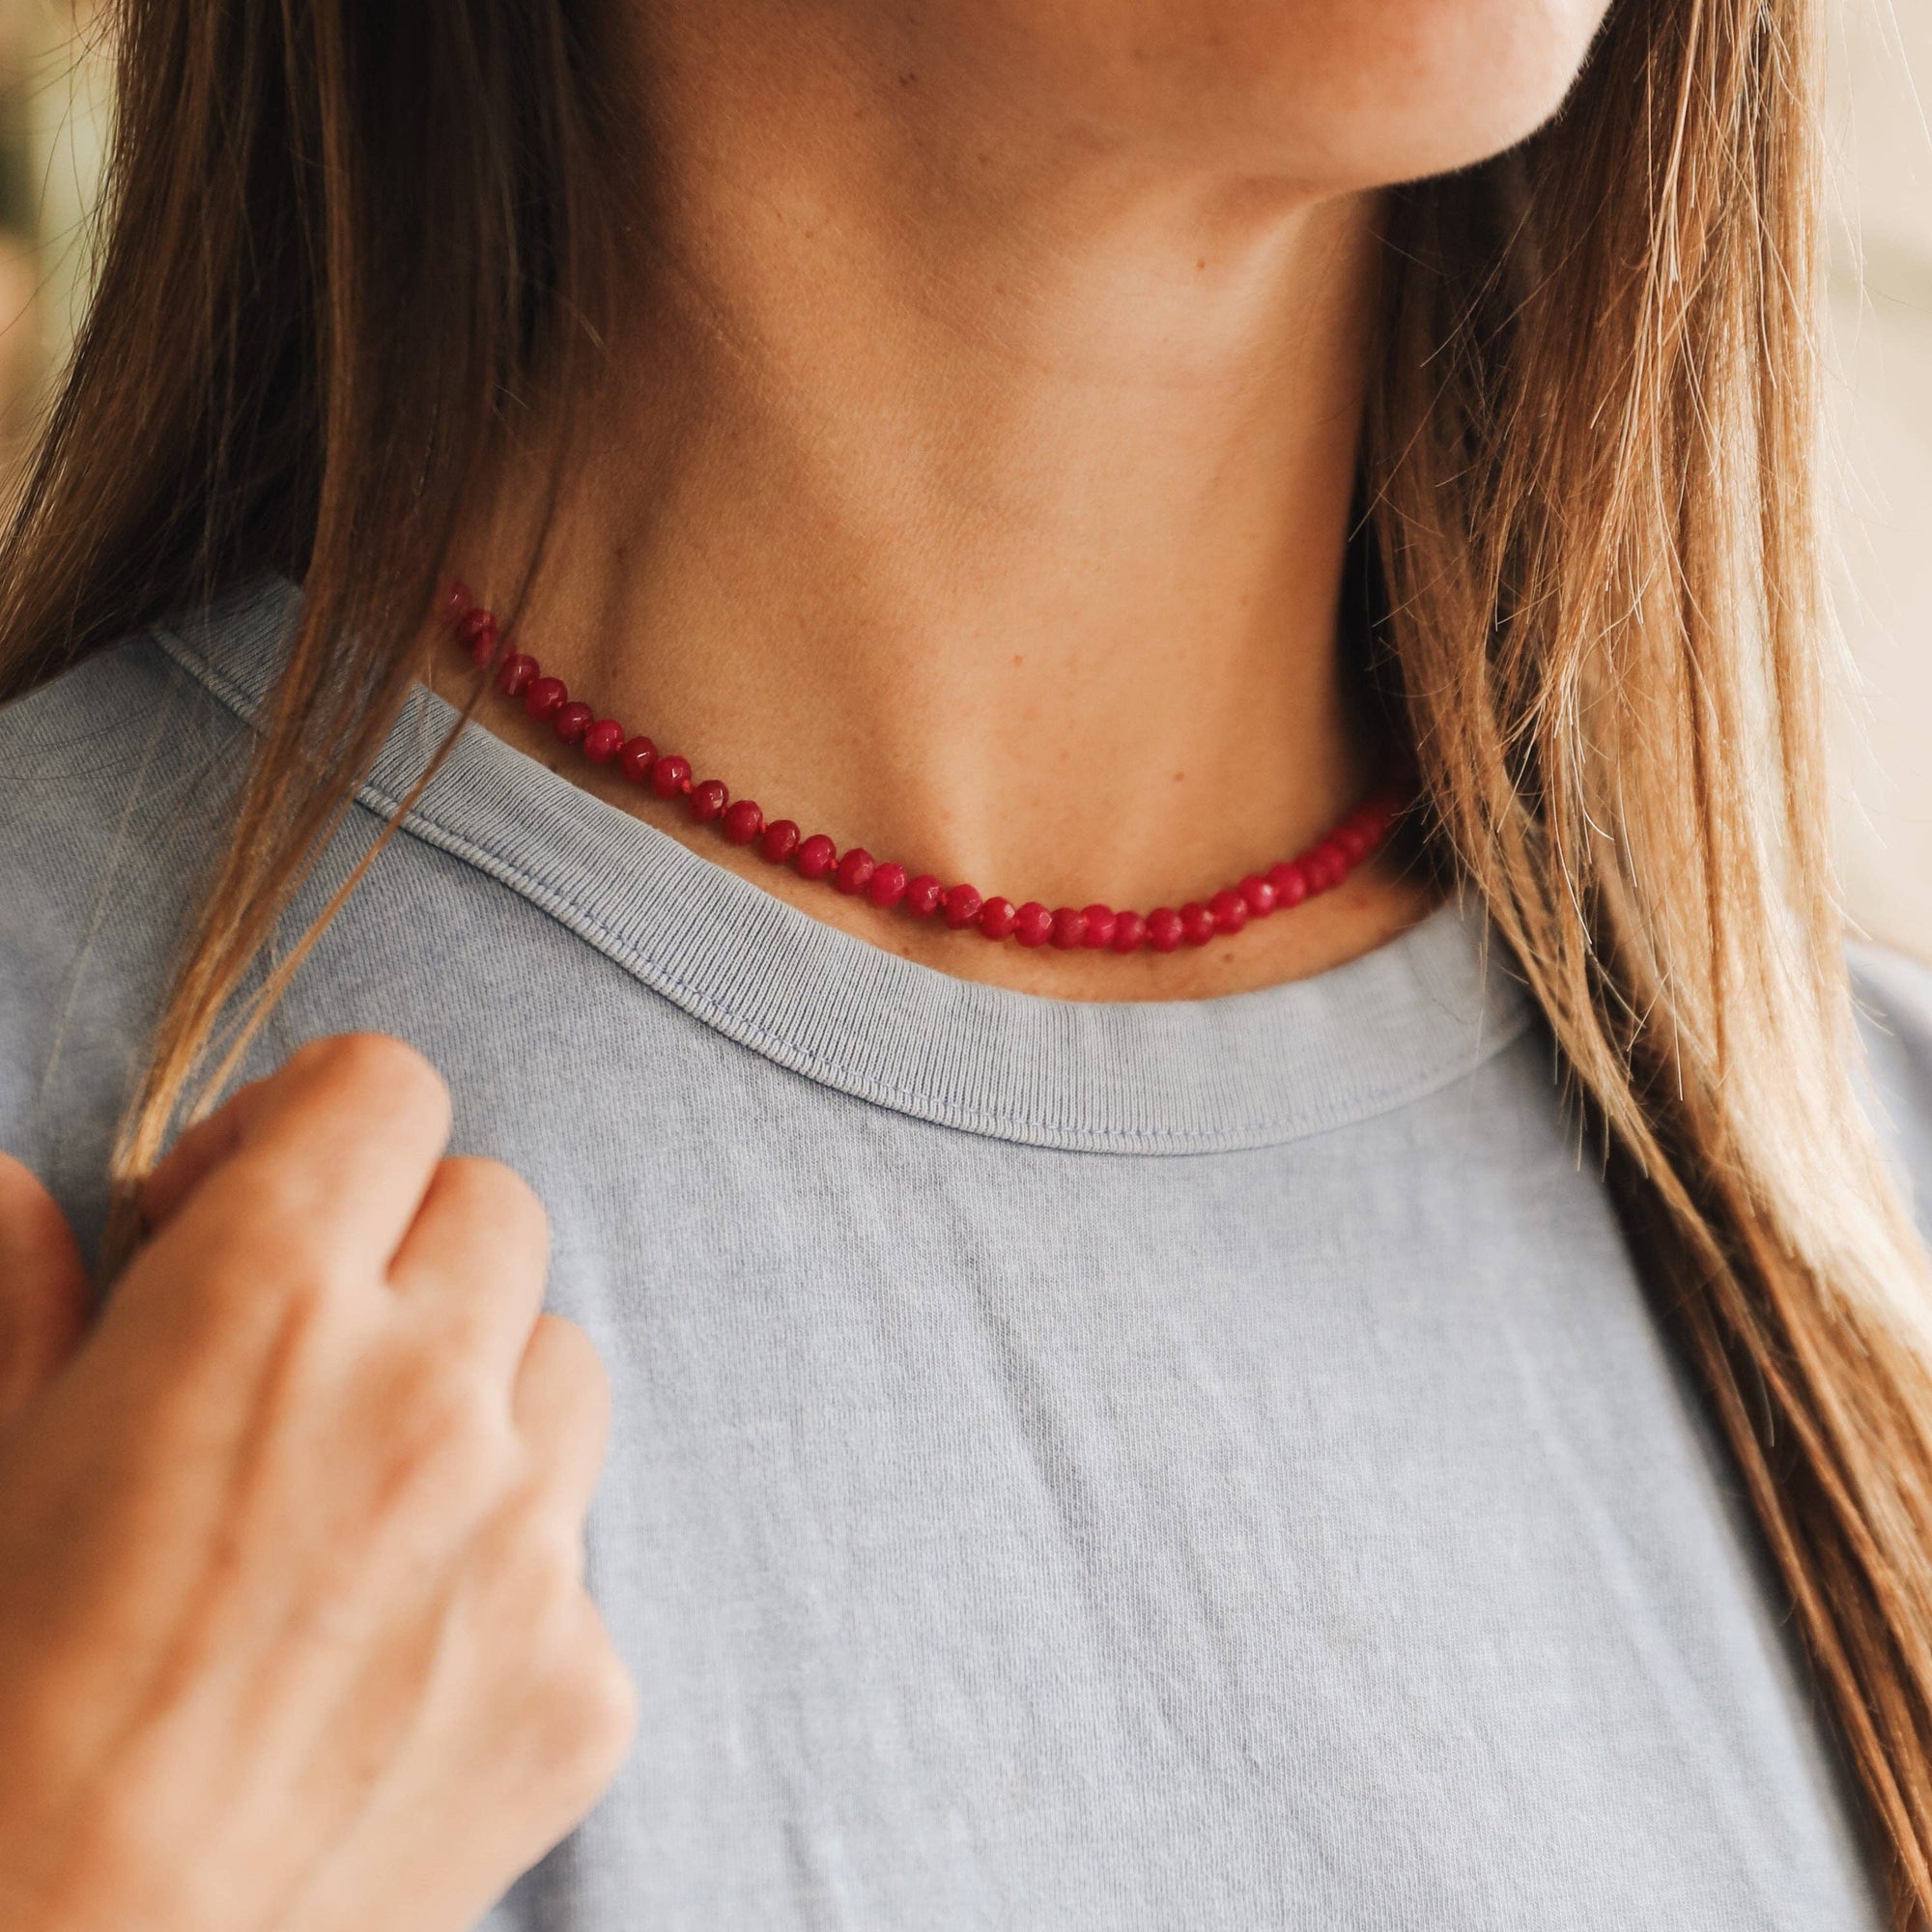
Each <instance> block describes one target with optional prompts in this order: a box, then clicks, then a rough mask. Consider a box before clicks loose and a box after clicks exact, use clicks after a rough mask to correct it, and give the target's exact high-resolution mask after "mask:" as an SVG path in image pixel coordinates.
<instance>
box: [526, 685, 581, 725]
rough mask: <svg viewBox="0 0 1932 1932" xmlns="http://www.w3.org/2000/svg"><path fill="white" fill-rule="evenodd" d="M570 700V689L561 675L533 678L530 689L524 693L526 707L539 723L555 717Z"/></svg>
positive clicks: (544, 722)
mask: <svg viewBox="0 0 1932 1932" xmlns="http://www.w3.org/2000/svg"><path fill="white" fill-rule="evenodd" d="M569 702H570V692H569V689H568V688H567V687H566V686H565V684H564V681H563V680H562V678H560V677H538V678H532V679H531V680H530V685H529V689H528V690H526V692H525V693H524V709H525V710H526V711H527V712H528V713H529V714H530V716H531V717H532V718H534V719H535V720H536V721H537V723H538V724H539V725H542V724H546V723H547V722H548V721H549V720H551V719H553V718H554V717H555V716H556V714H557V713H558V712H559V711H561V710H562V709H563V707H564V706H565V705H566V704H568V703H569Z"/></svg>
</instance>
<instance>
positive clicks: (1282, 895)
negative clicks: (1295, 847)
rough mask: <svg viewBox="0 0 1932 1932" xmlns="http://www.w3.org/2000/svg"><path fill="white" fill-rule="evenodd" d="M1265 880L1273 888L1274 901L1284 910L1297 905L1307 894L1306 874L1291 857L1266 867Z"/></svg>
mask: <svg viewBox="0 0 1932 1932" xmlns="http://www.w3.org/2000/svg"><path fill="white" fill-rule="evenodd" d="M1267 882H1268V884H1269V885H1271V886H1272V887H1273V888H1274V902H1275V905H1276V906H1277V907H1278V908H1281V909H1283V910H1285V909H1286V908H1288V907H1289V906H1298V905H1299V904H1300V903H1301V902H1302V900H1303V899H1305V898H1306V897H1307V896H1308V876H1307V874H1306V873H1305V872H1303V871H1302V869H1301V867H1299V866H1298V865H1296V864H1295V863H1294V861H1293V859H1284V860H1283V861H1282V862H1281V864H1280V865H1279V866H1270V867H1268V875H1267Z"/></svg>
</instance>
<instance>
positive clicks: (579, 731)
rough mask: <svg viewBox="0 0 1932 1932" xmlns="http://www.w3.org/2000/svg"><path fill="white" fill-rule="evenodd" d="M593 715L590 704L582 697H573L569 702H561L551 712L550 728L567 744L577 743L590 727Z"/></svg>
mask: <svg viewBox="0 0 1932 1932" xmlns="http://www.w3.org/2000/svg"><path fill="white" fill-rule="evenodd" d="M592 716H593V714H592V712H591V709H590V707H589V705H587V704H585V703H584V702H583V700H582V698H579V697H573V698H572V699H571V700H570V702H569V703H568V704H559V705H558V706H557V707H556V709H555V710H554V712H553V713H552V714H551V721H550V728H551V729H552V730H553V731H554V732H555V733H556V735H557V736H558V737H559V738H561V739H562V740H563V742H564V743H565V744H566V745H575V744H576V743H578V741H579V740H580V739H582V736H583V734H584V732H586V731H587V730H589V729H590V722H591V718H592Z"/></svg>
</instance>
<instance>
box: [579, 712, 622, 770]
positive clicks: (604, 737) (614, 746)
mask: <svg viewBox="0 0 1932 1932" xmlns="http://www.w3.org/2000/svg"><path fill="white" fill-rule="evenodd" d="M623 745H624V727H623V726H622V725H619V724H618V723H617V721H616V720H615V719H614V718H600V719H598V720H597V721H596V723H595V724H593V725H591V727H590V728H589V730H587V731H586V732H584V734H583V755H584V756H585V757H586V758H588V759H589V760H590V762H591V763H592V764H593V765H608V764H609V763H610V762H611V759H612V758H614V757H615V756H616V755H617V753H619V752H620V751H621V750H622V749H623Z"/></svg>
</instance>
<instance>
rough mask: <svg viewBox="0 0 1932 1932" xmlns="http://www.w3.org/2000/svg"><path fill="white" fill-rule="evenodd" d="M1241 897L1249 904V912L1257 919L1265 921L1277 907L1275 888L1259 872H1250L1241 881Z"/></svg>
mask: <svg viewBox="0 0 1932 1932" xmlns="http://www.w3.org/2000/svg"><path fill="white" fill-rule="evenodd" d="M1240 893H1241V896H1242V897H1243V898H1244V899H1246V900H1247V902H1248V912H1249V914H1250V915H1251V916H1252V917H1253V918H1255V919H1265V918H1266V917H1267V916H1268V914H1269V913H1271V912H1272V911H1273V910H1274V907H1275V892H1274V888H1273V887H1272V886H1271V885H1269V884H1268V882H1267V881H1266V880H1265V879H1264V878H1263V877H1262V875H1261V874H1260V873H1259V872H1250V873H1249V874H1248V876H1247V877H1246V878H1245V879H1243V880H1242V881H1241V886H1240Z"/></svg>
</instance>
